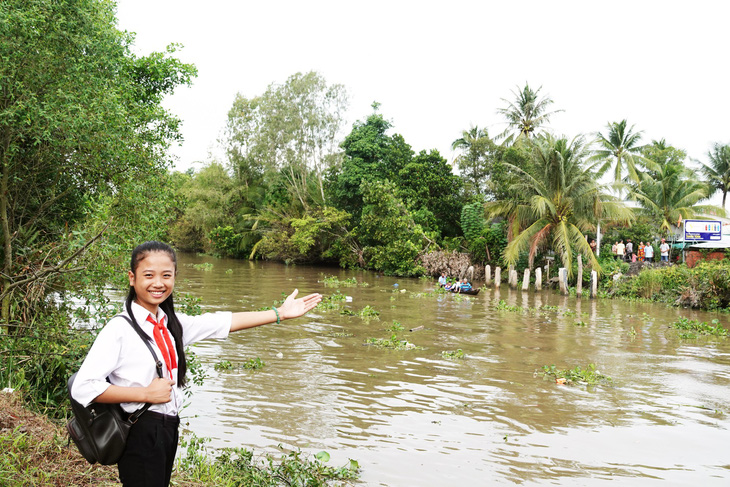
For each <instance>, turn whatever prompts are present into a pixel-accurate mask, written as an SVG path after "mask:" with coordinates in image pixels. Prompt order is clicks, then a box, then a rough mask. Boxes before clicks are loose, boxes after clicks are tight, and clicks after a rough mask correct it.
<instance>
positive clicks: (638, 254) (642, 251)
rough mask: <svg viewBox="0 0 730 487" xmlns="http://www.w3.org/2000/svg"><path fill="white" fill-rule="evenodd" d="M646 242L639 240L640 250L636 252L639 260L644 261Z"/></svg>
mask: <svg viewBox="0 0 730 487" xmlns="http://www.w3.org/2000/svg"><path fill="white" fill-rule="evenodd" d="M645 248H646V247H644V242H639V250H638V251H637V252H636V254H637V256H638V258H639V262H644V249H645Z"/></svg>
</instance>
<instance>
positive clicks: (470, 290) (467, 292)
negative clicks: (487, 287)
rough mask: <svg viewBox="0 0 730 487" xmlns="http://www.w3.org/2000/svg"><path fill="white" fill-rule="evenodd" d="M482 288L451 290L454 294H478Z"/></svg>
mask: <svg viewBox="0 0 730 487" xmlns="http://www.w3.org/2000/svg"><path fill="white" fill-rule="evenodd" d="M479 291H481V289H469V290H468V291H451V292H452V293H454V294H468V295H469V296H476V295H477V294H479Z"/></svg>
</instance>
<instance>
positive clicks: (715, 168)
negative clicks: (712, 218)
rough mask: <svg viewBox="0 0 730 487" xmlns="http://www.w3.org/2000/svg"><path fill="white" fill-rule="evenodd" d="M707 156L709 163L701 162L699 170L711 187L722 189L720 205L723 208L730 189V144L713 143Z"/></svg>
mask: <svg viewBox="0 0 730 487" xmlns="http://www.w3.org/2000/svg"><path fill="white" fill-rule="evenodd" d="M707 158H708V159H709V160H710V164H704V163H702V166H701V168H700V170H701V171H702V174H703V175H704V176H705V179H706V181H707V182H708V183H709V185H710V186H711V187H713V188H715V190H719V191H722V207H723V208H725V200H726V199H727V193H728V191H730V145H723V144H715V145H713V146H712V149H711V150H709V151H708V152H707Z"/></svg>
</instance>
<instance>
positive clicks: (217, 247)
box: [208, 226, 241, 257]
mask: <svg viewBox="0 0 730 487" xmlns="http://www.w3.org/2000/svg"><path fill="white" fill-rule="evenodd" d="M208 239H209V240H210V244H211V250H212V251H213V253H214V254H215V255H217V256H219V257H237V256H240V255H241V251H240V250H239V249H240V243H241V235H240V234H238V233H236V231H235V230H234V229H233V227H231V226H225V227H216V228H214V229H213V230H211V231H210V233H209V234H208Z"/></svg>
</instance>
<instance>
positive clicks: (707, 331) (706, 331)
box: [669, 318, 727, 339]
mask: <svg viewBox="0 0 730 487" xmlns="http://www.w3.org/2000/svg"><path fill="white" fill-rule="evenodd" d="M669 326H671V327H672V328H675V329H677V330H680V331H681V332H682V333H680V335H679V337H680V338H684V339H693V338H697V334H699V335H712V336H718V337H726V336H727V328H725V327H723V326H722V325H721V324H720V320H717V319H715V320H712V324H711V325H708V324H707V322H706V321H698V320H690V319H689V318H680V319H678V320H677V321H675V322H674V323H671V324H670V325H669Z"/></svg>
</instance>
